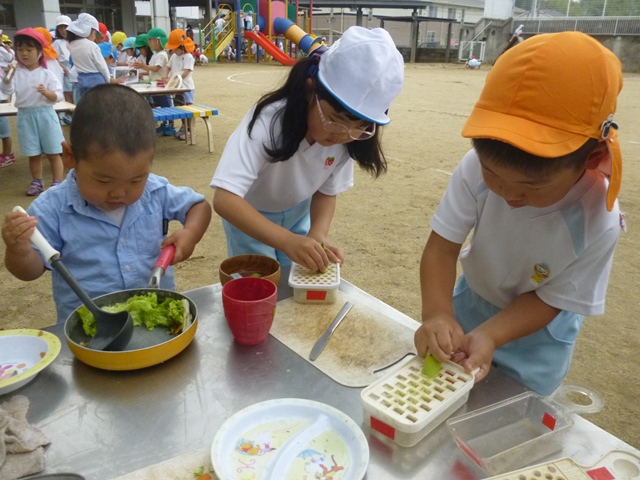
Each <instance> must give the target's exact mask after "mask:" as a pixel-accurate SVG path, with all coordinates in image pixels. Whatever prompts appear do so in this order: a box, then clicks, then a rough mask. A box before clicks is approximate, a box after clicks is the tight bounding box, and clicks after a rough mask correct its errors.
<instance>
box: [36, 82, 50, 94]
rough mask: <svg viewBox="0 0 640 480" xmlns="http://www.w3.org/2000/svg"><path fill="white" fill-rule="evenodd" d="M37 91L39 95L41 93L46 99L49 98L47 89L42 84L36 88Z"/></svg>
mask: <svg viewBox="0 0 640 480" xmlns="http://www.w3.org/2000/svg"><path fill="white" fill-rule="evenodd" d="M36 90H38V93H40V94H41V95H44V96H45V97H46V96H47V92H48V90H47V87H45V86H44V85H43V84H42V83H41V84H40V85H38V86H37V87H36Z"/></svg>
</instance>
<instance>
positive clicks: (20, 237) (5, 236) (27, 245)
mask: <svg viewBox="0 0 640 480" xmlns="http://www.w3.org/2000/svg"><path fill="white" fill-rule="evenodd" d="M37 225H38V220H36V217H31V216H28V215H27V214H25V213H21V212H10V213H8V214H7V216H6V217H5V220H4V225H3V226H2V240H4V243H5V244H6V245H7V249H11V250H12V251H13V252H14V253H19V252H26V251H28V250H31V249H32V248H33V247H32V246H31V240H30V237H31V235H32V234H33V232H34V230H35V228H36V226H37Z"/></svg>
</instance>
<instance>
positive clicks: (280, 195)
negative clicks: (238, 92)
mask: <svg viewBox="0 0 640 480" xmlns="http://www.w3.org/2000/svg"><path fill="white" fill-rule="evenodd" d="M284 105H285V102H284V101H282V102H275V103H272V104H271V105H268V106H266V107H265V108H264V109H263V110H262V112H261V113H260V116H259V117H258V119H257V120H256V122H255V124H254V125H253V130H252V131H251V136H250V137H249V134H248V132H247V127H248V125H249V121H250V120H251V117H252V115H253V112H254V109H253V108H252V109H251V110H250V111H249V112H248V113H247V114H246V115H245V117H244V118H243V119H242V122H241V123H240V125H239V126H238V127H237V128H236V130H235V131H234V132H233V134H232V135H231V137H229V140H228V141H227V145H226V146H225V148H224V152H222V157H221V158H220V163H219V164H218V168H217V169H216V172H215V174H214V176H213V179H212V180H211V187H213V188H223V189H225V190H228V191H230V192H232V193H234V194H236V195H238V196H240V197H243V198H244V199H245V200H247V201H248V202H249V203H250V204H251V205H252V206H253V207H254V208H255V209H257V210H259V211H262V212H271V213H273V212H282V211H284V210H288V209H289V208H291V207H293V206H295V205H297V204H298V203H300V202H302V201H303V200H306V199H308V198H309V197H311V196H312V195H313V194H314V193H316V192H318V191H319V192H320V193H323V194H325V195H337V194H339V193H342V192H344V191H345V190H347V189H349V188H350V187H352V186H353V160H352V159H351V157H349V153H348V152H347V148H346V146H345V145H333V146H329V147H323V146H322V145H320V144H318V143H314V144H313V145H309V143H308V142H307V141H306V140H303V141H302V142H301V143H300V147H299V148H298V150H297V152H296V153H295V154H294V155H293V156H292V157H291V158H290V159H289V160H286V161H284V162H277V163H271V162H269V161H268V156H267V154H266V152H265V151H264V146H265V145H267V146H271V140H270V135H269V134H270V131H271V119H272V118H273V116H274V114H275V113H276V112H278V111H279V110H280V109H282V108H284ZM281 131H282V123H281V122H278V124H277V125H276V128H275V131H274V134H275V135H276V137H277V136H278V135H279V134H280V132H281Z"/></svg>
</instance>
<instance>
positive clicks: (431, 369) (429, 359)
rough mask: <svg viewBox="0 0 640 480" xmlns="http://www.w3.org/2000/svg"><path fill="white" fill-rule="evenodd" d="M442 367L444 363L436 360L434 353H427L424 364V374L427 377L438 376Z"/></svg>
mask: <svg viewBox="0 0 640 480" xmlns="http://www.w3.org/2000/svg"><path fill="white" fill-rule="evenodd" d="M441 369H442V364H441V363H440V362H439V361H438V360H436V358H435V357H434V356H433V355H427V356H426V357H424V363H423V364H422V375H424V376H425V377H427V378H431V379H433V378H436V377H437V376H438V373H440V370H441Z"/></svg>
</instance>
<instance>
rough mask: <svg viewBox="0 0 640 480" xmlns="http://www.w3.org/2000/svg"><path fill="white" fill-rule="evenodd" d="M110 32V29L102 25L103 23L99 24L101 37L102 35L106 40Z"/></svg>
mask: <svg viewBox="0 0 640 480" xmlns="http://www.w3.org/2000/svg"><path fill="white" fill-rule="evenodd" d="M108 31H109V29H108V28H107V26H106V25H105V24H104V23H102V22H98V33H99V34H100V35H102V36H103V37H104V38H107V32H108Z"/></svg>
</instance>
